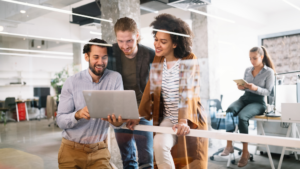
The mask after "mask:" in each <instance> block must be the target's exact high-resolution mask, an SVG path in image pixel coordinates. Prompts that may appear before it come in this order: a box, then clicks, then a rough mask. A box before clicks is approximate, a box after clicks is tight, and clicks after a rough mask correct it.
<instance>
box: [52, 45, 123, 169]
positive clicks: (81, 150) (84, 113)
mask: <svg viewBox="0 0 300 169" xmlns="http://www.w3.org/2000/svg"><path fill="white" fill-rule="evenodd" d="M89 42H92V43H102V44H105V43H106V42H105V41H104V40H100V39H92V40H90V41H89ZM83 53H84V54H85V60H86V61H87V62H89V69H86V70H83V71H81V72H79V73H77V74H75V75H74V76H71V77H69V78H68V79H67V80H66V82H65V84H64V86H63V88H62V93H61V97H60V103H59V106H58V114H57V124H58V126H59V127H60V128H61V129H63V132H62V136H63V139H62V144H61V147H60V149H59V152H58V163H59V168H60V169H63V168H112V167H111V165H110V163H109V160H110V153H109V151H108V149H107V144H106V142H105V139H106V137H107V132H108V128H109V122H110V123H112V124H113V125H114V126H121V125H122V123H123V122H122V119H121V118H120V117H119V118H118V120H116V118H115V117H114V115H112V117H111V118H112V119H110V120H109V122H107V121H103V120H101V119H94V118H90V115H89V111H88V109H87V107H86V103H85V100H84V97H83V94H82V91H83V90H123V83H122V77H121V75H120V74H119V73H117V72H114V71H111V70H108V69H105V68H106V66H107V61H108V47H106V46H101V45H94V44H92V45H91V44H86V45H85V46H84V49H83ZM112 121H114V122H112Z"/></svg>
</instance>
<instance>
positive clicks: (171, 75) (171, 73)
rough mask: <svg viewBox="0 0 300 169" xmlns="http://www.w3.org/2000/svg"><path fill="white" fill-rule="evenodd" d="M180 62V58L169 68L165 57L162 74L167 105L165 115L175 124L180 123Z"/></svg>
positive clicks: (165, 105)
mask: <svg viewBox="0 0 300 169" xmlns="http://www.w3.org/2000/svg"><path fill="white" fill-rule="evenodd" d="M179 62H180V59H179V60H178V61H177V62H176V63H175V65H173V67H172V68H170V69H168V67H167V62H166V59H165V60H164V68H163V76H162V96H163V99H164V107H165V110H164V117H167V118H170V120H171V122H172V123H173V124H177V123H178V104H179Z"/></svg>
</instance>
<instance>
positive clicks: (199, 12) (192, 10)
mask: <svg viewBox="0 0 300 169" xmlns="http://www.w3.org/2000/svg"><path fill="white" fill-rule="evenodd" d="M188 10H189V11H191V12H195V13H198V14H201V15H205V16H209V17H212V18H216V19H220V20H223V21H226V22H230V23H235V22H234V21H232V20H229V19H224V18H221V17H218V16H214V15H211V14H208V13H205V12H202V11H198V10H194V9H188Z"/></svg>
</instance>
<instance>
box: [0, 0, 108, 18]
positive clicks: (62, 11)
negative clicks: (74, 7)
mask: <svg viewBox="0 0 300 169" xmlns="http://www.w3.org/2000/svg"><path fill="white" fill-rule="evenodd" d="M2 1H5V2H10V3H15V4H19V5H25V6H30V7H34V8H40V9H45V10H50V11H55V12H60V13H65V14H69V15H76V16H81V17H85V18H90V19H95V20H100V21H105V22H112V21H111V20H107V19H101V18H96V17H92V16H87V15H81V14H77V13H73V12H71V11H67V10H63V9H57V8H51V7H46V6H42V5H35V4H30V3H26V2H20V1H15V0H2Z"/></svg>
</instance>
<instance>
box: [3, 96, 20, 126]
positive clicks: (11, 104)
mask: <svg viewBox="0 0 300 169" xmlns="http://www.w3.org/2000/svg"><path fill="white" fill-rule="evenodd" d="M4 108H6V109H7V110H8V111H7V112H8V113H7V114H5V118H6V121H16V120H15V119H17V117H16V116H17V113H16V99H15V98H14V97H7V98H6V99H5V102H4ZM9 113H14V114H13V116H15V119H13V118H11V117H8V114H9Z"/></svg>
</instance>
